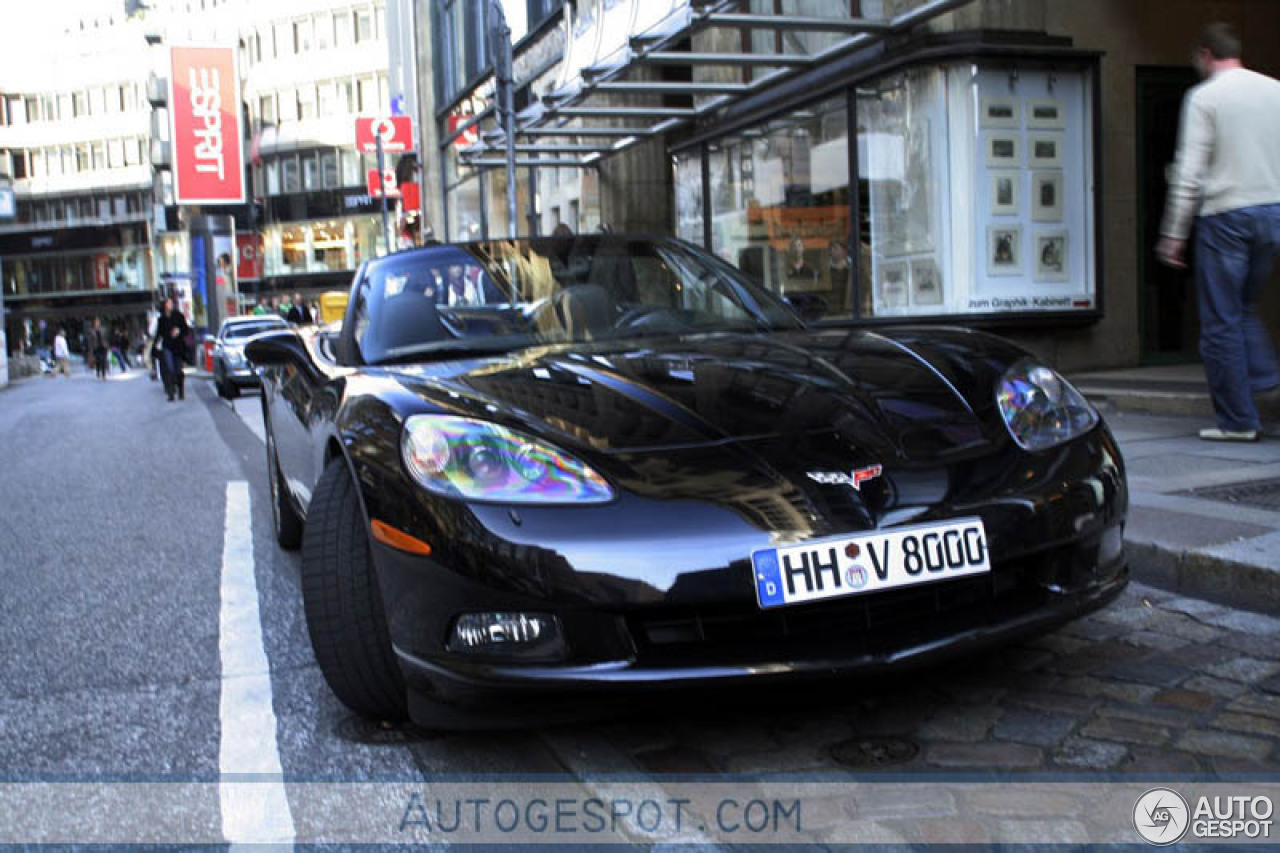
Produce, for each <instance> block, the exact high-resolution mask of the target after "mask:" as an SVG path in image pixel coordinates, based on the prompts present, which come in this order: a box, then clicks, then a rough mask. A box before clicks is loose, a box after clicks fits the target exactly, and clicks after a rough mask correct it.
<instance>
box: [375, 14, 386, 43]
mask: <svg viewBox="0 0 1280 853" xmlns="http://www.w3.org/2000/svg"><path fill="white" fill-rule="evenodd" d="M373 25H374V32H375V33H376V34H377V37H378V38H380V39H385V38H386V37H387V10H386V8H385V7H383V6H379V7H377V8H376V9H374V10H373Z"/></svg>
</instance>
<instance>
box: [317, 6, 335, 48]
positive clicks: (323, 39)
mask: <svg viewBox="0 0 1280 853" xmlns="http://www.w3.org/2000/svg"><path fill="white" fill-rule="evenodd" d="M315 32H316V50H328V49H329V48H331V47H333V16H332V15H329V14H321V15H316V17H315Z"/></svg>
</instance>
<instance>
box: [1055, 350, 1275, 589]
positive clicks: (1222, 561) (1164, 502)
mask: <svg viewBox="0 0 1280 853" xmlns="http://www.w3.org/2000/svg"><path fill="white" fill-rule="evenodd" d="M1072 382H1073V383H1074V384H1075V385H1076V386H1077V387H1078V388H1079V389H1080V390H1081V391H1082V392H1083V393H1084V394H1085V395H1086V396H1088V397H1089V398H1090V399H1091V400H1093V401H1094V403H1095V404H1096V405H1097V406H1098V407H1099V409H1100V410H1101V411H1102V412H1103V414H1104V416H1105V417H1106V419H1107V422H1108V423H1109V424H1110V425H1111V429H1112V431H1113V432H1114V433H1115V435H1116V438H1117V439H1118V440H1119V442H1120V448H1121V451H1122V452H1123V453H1124V458H1125V462H1126V463H1127V464H1128V474H1129V492H1130V511H1129V524H1128V526H1127V528H1126V530H1125V544H1126V547H1127V550H1128V552H1129V558H1130V567H1131V570H1132V573H1133V577H1134V579H1135V580H1139V581H1142V582H1143V583H1147V584H1151V585H1153V586H1158V587H1162V588H1165V589H1169V590H1173V591H1175V592H1178V593H1179V594H1182V595H1188V596H1193V597H1196V598H1202V599H1208V600H1210V601H1217V602H1220V603H1223V604H1229V605H1232V606H1235V607H1243V608H1247V609H1249V610H1256V611H1260V612H1264V613H1273V614H1274V613H1277V612H1280V440H1277V439H1280V422H1277V417H1276V415H1277V413H1275V412H1267V411H1264V412H1263V419H1264V423H1265V427H1266V429H1265V433H1266V435H1265V436H1264V438H1263V440H1262V441H1260V442H1257V443H1255V444H1235V443H1222V442H1208V441H1201V440H1200V439H1199V437H1198V436H1197V432H1198V430H1199V429H1200V428H1201V427H1205V426H1212V425H1213V418H1212V415H1211V412H1212V406H1211V404H1210V402H1209V393H1208V388H1207V386H1206V385H1205V381H1204V371H1203V369H1202V368H1201V367H1200V366H1199V365H1182V366H1173V367H1151V368H1134V369H1130V370H1117V371H1107V372H1105V373H1092V374H1080V375H1076V376H1073V377H1072Z"/></svg>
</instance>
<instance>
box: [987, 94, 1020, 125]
mask: <svg viewBox="0 0 1280 853" xmlns="http://www.w3.org/2000/svg"><path fill="white" fill-rule="evenodd" d="M978 123H979V124H980V125H981V126H982V127H1003V128H1008V129H1014V128H1020V127H1022V105H1021V104H1019V103H1018V99H1017V98H993V97H986V98H983V99H982V115H981V116H980V121H979V122H978Z"/></svg>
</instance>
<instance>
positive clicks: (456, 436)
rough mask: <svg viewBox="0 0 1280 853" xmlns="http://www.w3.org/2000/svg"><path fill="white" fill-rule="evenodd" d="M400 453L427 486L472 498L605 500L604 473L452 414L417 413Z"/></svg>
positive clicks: (520, 437)
mask: <svg viewBox="0 0 1280 853" xmlns="http://www.w3.org/2000/svg"><path fill="white" fill-rule="evenodd" d="M400 453H401V456H402V457H403V458H404V464H405V467H406V468H408V469H409V473H410V474H412V475H413V478H414V479H415V480H417V481H418V482H419V483H420V484H421V485H422V486H423V487H424V488H426V489H428V490H430V491H432V492H435V493H437V494H441V495H448V496H450V497H457V498H465V499H468V500H485V501H496V502H499V503H519V504H581V503H604V502H605V501H609V500H612V499H613V490H612V489H611V488H609V484H608V483H606V482H605V479H604V478H603V477H601V476H600V475H599V474H597V473H596V472H595V471H593V470H591V468H589V467H587V465H585V464H584V463H582V462H580V461H578V460H577V459H574V458H573V457H572V456H569V455H568V454H567V453H564V452H563V451H560V450H557V449H556V448H554V447H551V446H550V445H548V444H544V443H543V442H540V441H538V440H536V439H533V438H529V437H528V436H525V435H521V434H520V433H518V432H515V431H513V430H509V429H507V428H506V427H502V426H498V425H497V424H492V423H488V422H486V421H477V420H472V419H471V418H462V417H455V416H453V415H413V416H411V417H410V418H408V419H407V420H406V421H405V423H404V434H403V437H402V438H401V441H400Z"/></svg>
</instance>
